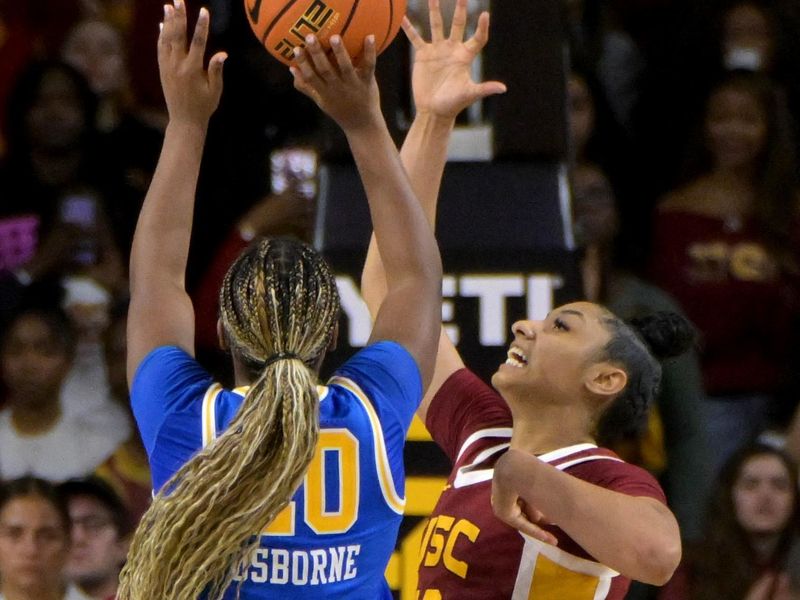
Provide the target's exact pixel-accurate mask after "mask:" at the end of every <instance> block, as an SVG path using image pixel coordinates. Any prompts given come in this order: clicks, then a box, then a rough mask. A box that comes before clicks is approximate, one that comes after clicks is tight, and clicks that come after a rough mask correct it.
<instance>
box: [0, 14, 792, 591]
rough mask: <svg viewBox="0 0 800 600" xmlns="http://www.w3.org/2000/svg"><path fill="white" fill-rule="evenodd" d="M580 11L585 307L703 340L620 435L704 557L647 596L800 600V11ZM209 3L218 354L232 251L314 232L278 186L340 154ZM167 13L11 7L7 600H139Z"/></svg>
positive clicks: (205, 213)
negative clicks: (135, 568) (222, 289)
mask: <svg viewBox="0 0 800 600" xmlns="http://www.w3.org/2000/svg"><path fill="white" fill-rule="evenodd" d="M563 1H564V14H565V23H566V25H565V37H566V39H567V40H568V45H569V49H570V52H569V55H570V57H571V68H570V73H569V75H568V82H567V83H568V85H567V99H566V101H567V105H568V109H569V110H568V112H569V125H570V127H569V131H570V148H571V152H570V156H569V159H568V160H569V165H570V173H571V183H572V192H573V204H572V206H573V220H574V227H575V235H576V239H577V241H578V243H579V246H580V256H581V266H582V275H583V284H584V290H583V292H584V296H585V297H587V298H588V299H590V300H592V301H596V302H600V303H603V304H606V305H608V306H609V307H610V308H611V309H612V310H613V311H615V312H616V313H617V314H619V315H620V316H623V317H626V318H635V317H637V316H641V315H643V314H647V313H650V312H653V311H657V310H678V311H682V312H683V313H685V314H686V315H687V316H688V317H689V318H690V319H691V321H692V322H693V323H694V324H695V326H696V328H697V330H698V333H699V337H698V340H699V341H698V345H697V348H696V350H695V351H694V352H693V353H691V354H690V355H686V356H684V357H681V358H680V359H676V360H675V361H674V362H672V363H670V364H668V365H667V366H666V368H665V373H664V381H663V389H662V393H661V396H660V398H659V401H658V403H657V405H656V406H654V407H653V409H652V410H651V412H650V414H649V415H647V418H646V419H645V420H644V421H642V422H633V423H632V422H631V420H630V418H629V415H623V414H619V415H617V414H610V415H607V418H606V420H605V421H604V422H603V423H601V424H600V427H599V431H598V437H599V440H600V441H601V442H602V443H603V444H606V445H609V446H610V447H612V448H614V449H615V450H616V451H617V452H618V453H619V454H621V455H622V456H623V457H625V458H626V459H627V460H629V461H631V462H635V463H637V464H640V465H643V466H645V467H646V468H648V469H649V470H650V471H652V472H653V473H655V474H656V475H657V476H659V478H660V479H661V481H662V482H663V483H664V486H665V489H666V491H667V494H668V497H669V499H670V502H671V505H672V507H673V509H674V511H675V513H676V515H677V516H678V519H679V521H680V524H681V528H682V532H683V535H684V539H685V542H686V544H685V551H684V564H683V565H682V566H681V568H680V570H679V572H678V573H677V575H676V577H675V578H674V579H673V581H672V582H671V583H670V584H669V585H668V586H666V587H665V588H663V589H662V590H660V591H658V592H656V591H655V590H648V589H644V588H639V589H634V590H633V591H632V592H631V597H632V598H633V597H638V598H647V597H650V598H654V597H656V595H657V596H658V598H663V599H666V600H682V599H686V600H688V599H699V598H703V599H706V598H708V599H711V598H713V599H722V600H725V599H730V600H734V599H742V600H767V599H776V600H787V599H789V598H800V545H798V544H797V540H798V539H800V528H799V526H800V510H799V509H798V467H797V464H796V461H797V460H798V459H800V412H798V411H797V406H798V399H799V398H798V390H800V378H798V373H800V352H798V350H797V348H798V347H799V346H800V345H798V344H797V343H796V340H798V339H800V338H798V333H800V329H799V328H798V325H800V319H799V318H798V317H800V202H799V200H800V196H798V192H800V179H799V175H798V173H799V172H798V168H799V167H800V161H799V159H798V150H800V135H798V133H797V125H798V123H799V122H800V3H797V2H796V1H792V0H785V1H783V0H705V1H702V2H699V1H696V0H695V1H689V0H684V1H678V0H603V1H601V0H594V1H593V0H563ZM209 4H210V8H211V10H212V12H214V14H215V19H214V27H215V30H214V31H213V32H212V33H213V37H212V43H213V44H214V45H215V46H216V47H218V48H225V49H226V50H228V51H229V52H230V54H231V59H230V60H229V61H228V65H227V66H226V93H225V96H224V98H223V104H222V106H221V109H220V114H219V115H218V116H217V118H216V119H215V120H214V122H213V123H212V129H211V132H210V136H211V142H210V143H209V144H208V148H209V150H208V151H207V153H206V157H205V160H204V167H203V176H202V180H201V184H200V192H199V194H200V198H199V202H198V208H197V219H196V220H197V227H196V232H195V236H196V239H197V240H201V243H195V244H194V245H193V250H192V253H193V254H192V257H191V261H190V265H191V266H190V271H189V274H188V281H189V285H190V287H191V288H192V289H194V290H195V299H196V306H197V318H198V338H197V343H198V353H199V355H200V356H201V357H204V358H207V359H208V360H209V361H211V362H214V361H215V360H218V358H219V356H218V355H217V354H216V353H215V348H216V326H215V324H216V312H217V309H216V290H217V289H218V287H219V283H220V281H221V278H222V275H223V273H224V271H225V270H226V268H227V265H228V264H229V263H230V261H231V260H232V258H233V257H234V256H235V255H236V254H237V253H238V252H239V251H240V250H241V249H242V248H244V247H245V246H246V245H247V243H248V242H249V241H250V240H251V239H253V238H254V237H255V236H257V235H265V234H281V235H295V236H298V237H300V238H303V239H310V237H311V227H312V218H313V214H312V207H313V203H310V202H308V200H307V198H306V196H308V195H309V194H310V195H313V194H314V192H315V189H314V188H313V187H312V188H311V189H308V188H307V187H304V186H303V185H301V184H303V183H308V182H307V181H305V180H304V177H305V175H303V169H305V168H306V166H307V165H304V164H300V165H299V166H297V165H295V166H292V165H291V164H290V165H289V168H288V170H287V167H286V165H285V164H280V165H278V172H276V170H275V168H276V160H277V158H276V157H282V158H281V159H280V160H284V162H285V161H286V160H289V161H291V160H293V159H291V158H287V156H289V155H286V154H283V155H281V153H280V150H281V149H282V148H284V149H285V148H287V147H291V148H294V149H297V148H301V149H304V152H305V153H303V152H301V153H299V154H297V156H299V157H300V158H299V159H297V160H300V161H301V162H302V160H304V159H305V160H312V161H313V160H316V159H315V158H314V156H315V155H314V152H312V151H309V149H310V148H314V147H315V144H316V143H317V140H319V139H320V137H319V132H320V127H321V123H320V119H319V117H318V115H317V111H316V110H314V109H313V108H312V107H311V105H310V104H309V103H308V102H307V101H306V100H304V99H302V98H301V97H300V96H299V95H297V94H295V93H294V92H293V89H292V85H291V79H290V77H289V75H288V72H286V71H285V69H284V68H283V67H282V66H281V65H280V64H279V63H278V62H277V61H275V60H273V59H271V58H270V57H269V56H268V55H267V54H266V53H265V52H264V51H263V49H262V48H261V47H260V46H259V45H258V43H257V41H256V40H255V39H253V38H252V36H251V35H250V33H249V31H248V26H247V23H246V21H245V19H244V16H243V14H242V8H241V3H239V2H229V1H228V0H210V2H209ZM443 4H444V2H443ZM412 8H413V4H412ZM161 10H162V8H161V3H160V2H157V1H155V0H139V1H137V2H133V0H47V1H46V2H22V3H19V2H11V1H10V0H0V58H1V59H0V480H3V481H5V482H6V484H5V485H4V487H3V488H2V492H0V598H4V597H8V598H68V599H70V600H73V599H85V598H96V599H107V598H113V596H114V593H115V585H116V584H115V582H116V579H117V574H118V571H119V568H120V566H121V564H122V561H123V560H124V556H125V551H126V541H127V539H128V535H129V533H130V532H131V530H132V529H133V528H134V527H135V524H136V522H137V520H138V518H139V516H140V515H141V514H142V513H143V512H144V510H146V508H147V506H148V502H149V499H150V477H149V471H148V466H147V460H146V455H145V452H144V448H143V446H142V444H141V441H140V440H139V437H138V434H137V432H136V428H135V425H134V423H133V421H132V414H131V411H130V407H129V403H128V395H127V381H126V370H125V315H126V294H127V281H126V269H127V267H126V265H127V259H128V253H129V248H130V242H131V239H132V236H133V230H134V227H135V223H136V218H137V215H138V211H139V208H140V207H141V203H142V201H143V198H144V194H145V192H146V190H147V186H148V184H149V180H150V178H151V176H152V173H153V169H154V167H155V163H156V160H157V158H158V152H159V149H160V143H161V136H162V131H163V127H164V126H165V123H166V114H165V113H164V110H163V106H162V103H161V98H160V91H159V82H158V73H157V70H156V60H155V40H156V37H157V32H158V29H157V26H156V24H157V23H158V22H159V20H160V14H161ZM445 12H446V13H448V12H449V10H445ZM493 35H495V36H501V35H505V33H504V32H501V31H494V32H493ZM508 83H509V84H510V85H513V82H508ZM317 147H318V146H317ZM275 151H277V153H276V152H275ZM271 153H273V154H272V156H273V158H274V159H275V160H273V161H272V162H270V160H269V157H270V155H271ZM309 157H310V158H309ZM287 172H288V173H296V174H297V179H296V180H292V179H291V177H290V180H289V181H281V182H279V181H277V180H276V178H278V177H279V176H280V177H284V176H285V175H286V173H287ZM271 179H272V181H271ZM521 266H522V267H523V268H524V265H521Z"/></svg>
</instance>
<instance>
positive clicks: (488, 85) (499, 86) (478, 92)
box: [475, 81, 508, 100]
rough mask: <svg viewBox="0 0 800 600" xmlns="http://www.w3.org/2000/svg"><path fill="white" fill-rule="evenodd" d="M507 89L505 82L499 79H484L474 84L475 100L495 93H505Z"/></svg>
mask: <svg viewBox="0 0 800 600" xmlns="http://www.w3.org/2000/svg"><path fill="white" fill-rule="evenodd" d="M507 91H508V88H507V87H506V84H504V83H501V82H500V81H486V82H484V83H479V84H478V85H476V86H475V100H482V99H483V98H488V97H489V96H496V95H497V94H505V93H506V92H507Z"/></svg>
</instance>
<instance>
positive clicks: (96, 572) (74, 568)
mask: <svg viewBox="0 0 800 600" xmlns="http://www.w3.org/2000/svg"><path fill="white" fill-rule="evenodd" d="M59 492H60V493H61V495H62V496H63V497H64V499H65V501H66V503H67V508H68V510H69V516H70V521H71V524H72V527H71V534H72V547H71V548H70V553H69V561H68V562H67V569H66V575H67V577H68V578H69V579H70V581H72V583H74V584H76V585H77V586H78V588H79V589H80V590H81V591H82V592H83V593H85V594H86V595H87V596H89V597H91V598H93V599H94V600H113V599H114V597H115V596H116V594H117V585H118V584H119V572H120V570H121V568H122V565H123V563H124V562H125V557H126V555H127V554H128V543H129V541H130V540H129V538H128V536H129V534H130V532H131V523H130V521H129V520H128V511H127V510H126V508H125V505H124V504H123V503H122V500H121V499H120V498H119V496H117V494H115V493H114V490H112V489H111V488H110V487H109V486H108V485H107V484H105V483H104V482H103V481H101V480H99V479H96V478H88V479H72V480H70V481H67V482H66V483H63V484H61V485H60V486H59Z"/></svg>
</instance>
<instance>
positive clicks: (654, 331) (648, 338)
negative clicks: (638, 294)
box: [630, 311, 697, 360]
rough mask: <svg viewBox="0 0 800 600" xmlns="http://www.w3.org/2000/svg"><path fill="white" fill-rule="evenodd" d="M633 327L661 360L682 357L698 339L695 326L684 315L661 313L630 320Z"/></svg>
mask: <svg viewBox="0 0 800 600" xmlns="http://www.w3.org/2000/svg"><path fill="white" fill-rule="evenodd" d="M630 325H631V327H633V328H634V330H636V332H637V333H638V334H639V335H640V336H641V337H642V339H643V340H644V342H645V343H646V344H647V346H648V348H649V349H650V352H652V353H653V356H655V357H656V358H657V359H659V360H664V359H666V358H672V357H674V356H680V355H681V354H683V353H684V352H686V351H687V350H688V349H689V348H691V347H692V346H693V345H694V343H695V340H696V339H697V332H696V330H695V328H694V326H693V325H692V324H691V323H690V322H689V321H688V320H687V319H686V318H685V317H683V316H682V315H679V314H678V313H675V312H667V311H660V312H656V313H653V314H651V315H647V316H645V317H637V318H635V319H631V320H630Z"/></svg>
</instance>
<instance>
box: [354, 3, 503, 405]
mask: <svg viewBox="0 0 800 600" xmlns="http://www.w3.org/2000/svg"><path fill="white" fill-rule="evenodd" d="M429 14H430V24H431V32H432V39H431V41H430V42H425V41H424V40H423V39H422V37H420V35H419V33H417V31H416V29H414V27H413V26H412V25H411V23H410V22H409V21H408V20H407V19H405V20H404V21H403V29H404V30H405V32H406V35H407V36H408V38H409V40H410V41H411V43H412V45H413V46H414V53H415V55H414V73H413V82H412V83H413V89H414V102H415V105H416V110H417V114H416V118H415V119H414V122H413V123H412V125H411V129H410V130H409V132H408V135H407V136H406V140H405V143H404V144H403V148H402V150H401V152H400V156H401V158H402V161H403V166H404V167H405V169H406V172H407V173H408V176H409V178H410V179H411V185H412V186H413V187H414V191H415V192H416V194H417V197H418V198H419V201H420V204H421V206H422V209H423V211H424V212H425V216H426V218H427V220H428V222H429V223H430V224H431V227H432V228H435V224H436V204H437V201H438V198H439V188H440V186H441V181H442V174H443V172H444V167H445V163H446V162H447V147H448V143H449V141H450V134H451V133H452V130H453V126H454V124H455V119H456V117H457V116H458V114H459V113H460V112H461V111H462V110H464V109H465V108H466V107H468V106H469V105H470V104H472V103H473V102H475V101H477V100H479V99H481V98H485V97H487V96H490V95H492V94H500V93H503V92H504V91H505V86H504V85H503V84H502V83H499V82H496V81H493V82H486V83H476V82H475V81H473V79H472V74H471V68H472V63H473V62H474V60H475V57H476V56H478V54H479V53H480V52H481V50H482V49H483V47H484V46H485V45H486V42H487V41H488V39H489V14H488V13H483V14H482V15H481V16H480V19H479V21H478V28H477V31H476V33H475V35H474V36H473V37H472V38H470V39H469V40H467V41H466V42H465V41H464V34H465V31H466V27H467V0H458V2H457V4H456V8H455V13H454V15H453V25H452V27H451V30H450V35H449V36H447V37H446V36H445V35H444V26H443V23H442V14H441V11H440V9H439V0H429ZM376 236H378V241H377V242H376ZM379 236H380V233H379V232H378V231H377V229H376V232H375V235H373V236H372V240H371V241H370V246H369V252H368V253H367V260H366V262H365V264H364V271H363V273H362V277H361V292H362V294H363V296H364V300H365V301H366V303H367V306H368V307H369V309H370V312H371V313H372V315H373V317H374V316H375V315H376V314H377V311H378V308H379V307H380V305H381V302H382V301H383V298H384V297H385V295H386V279H385V275H384V265H383V262H382V261H381V256H382V254H381V253H380V252H379V251H378V248H379V246H380V237H379ZM437 328H440V324H437ZM463 366H464V363H463V362H462V361H461V357H460V356H459V354H458V352H457V351H456V349H455V347H454V346H453V344H452V342H451V341H450V339H449V338H448V337H447V335H446V334H445V333H444V331H443V330H441V328H440V341H439V350H438V354H437V357H436V369H435V372H434V375H433V380H432V381H431V385H430V387H429V388H428V391H427V393H426V395H425V399H424V400H423V401H422V404H421V405H420V408H419V409H418V411H417V414H419V415H420V417H421V418H422V419H423V420H424V419H425V415H426V413H427V410H428V406H429V404H430V400H431V398H432V397H433V395H434V394H435V393H436V390H438V389H439V387H440V386H441V384H442V383H444V381H445V380H446V379H447V378H448V377H449V376H450V375H451V374H452V373H453V372H454V371H456V370H458V369H460V368H461V367H463Z"/></svg>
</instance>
